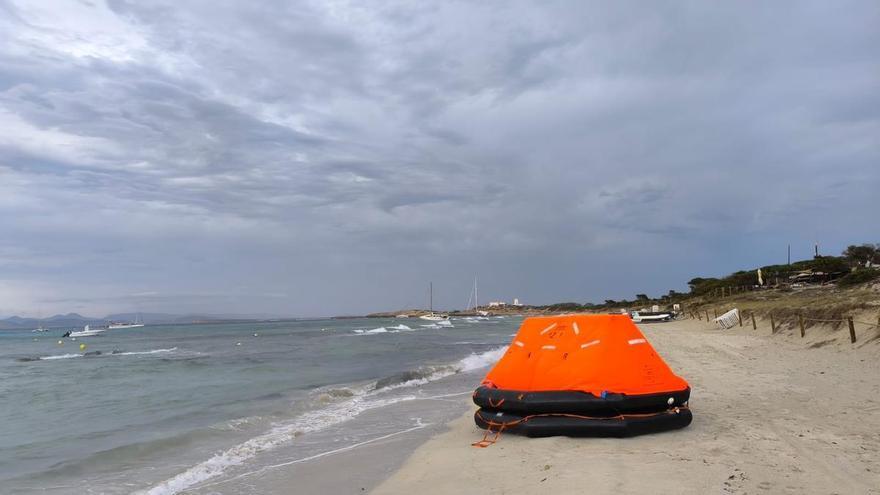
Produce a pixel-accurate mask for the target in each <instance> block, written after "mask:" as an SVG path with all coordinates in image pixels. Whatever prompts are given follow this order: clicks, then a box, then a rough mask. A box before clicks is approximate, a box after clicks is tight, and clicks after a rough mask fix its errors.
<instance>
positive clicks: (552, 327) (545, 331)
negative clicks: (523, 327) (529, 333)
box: [541, 323, 556, 335]
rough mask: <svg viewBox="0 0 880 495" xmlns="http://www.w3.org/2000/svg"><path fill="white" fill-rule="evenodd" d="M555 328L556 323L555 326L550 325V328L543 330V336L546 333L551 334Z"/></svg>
mask: <svg viewBox="0 0 880 495" xmlns="http://www.w3.org/2000/svg"><path fill="white" fill-rule="evenodd" d="M554 328H556V323H554V324H552V325H550V326H549V327H547V328H545V329H543V330H541V335H544V334H545V333H547V332H549V331H550V330H553V329H554Z"/></svg>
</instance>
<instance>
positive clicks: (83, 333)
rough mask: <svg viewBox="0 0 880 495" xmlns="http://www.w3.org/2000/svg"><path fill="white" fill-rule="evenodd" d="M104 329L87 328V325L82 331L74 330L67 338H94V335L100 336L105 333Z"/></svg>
mask: <svg viewBox="0 0 880 495" xmlns="http://www.w3.org/2000/svg"><path fill="white" fill-rule="evenodd" d="M106 331H107V329H106V328H95V329H92V328H89V326H88V325H86V326H84V327H83V329H82V330H74V331H73V332H70V334H68V335H67V336H68V337H94V336H95V335H100V334H102V333H104V332H106Z"/></svg>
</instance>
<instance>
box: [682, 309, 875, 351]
mask: <svg viewBox="0 0 880 495" xmlns="http://www.w3.org/2000/svg"><path fill="white" fill-rule="evenodd" d="M734 309H736V308H734ZM712 313H713V314H714V315H715V318H714V319H710V316H709V310H708V309H705V308H704V309H703V311H702V312H701V311H688V312H686V313H685V315H687V316H690V318H692V319H694V320H700V321H702V320H703V316H704V315H705V318H706V322H709V321H715V322H718V320H719V316H718V310H717V309H715V308H713V310H712ZM725 315H728V313H724V315H722V316H725ZM748 317H750V318H751V323H752V328H753V329H754V330H757V329H758V323H757V321H756V319H755V313H754V312H753V311H749V313H748ZM736 318H737V320H738V323H739V326H740V327H742V326H743V320H744V319H745V318H746V315H743V312H742V311H739V310H738V309H737V315H736ZM769 318H770V330H771V333H772V334H775V333H776V332H777V326H778V323H777V322H776V319H775V318H774V314H773V312H770V313H769ZM797 318H798V325H799V326H800V332H801V338H803V337H805V336H806V323H807V322H815V323H835V324H843V323H846V325H847V326H848V327H849V337H850V342H852V343H853V344H854V343H855V342H856V329H855V325H856V324H859V325H863V326H866V327H867V328H868V329H871V328H877V329H878V330H880V315H878V316H877V321H876V322H868V321H862V320H856V319H854V318H853V317H851V316H848V317H845V318H831V319H829V318H811V317H807V316H804V315H803V314H798V315H797ZM729 320H730V318H729V317H728V319H727V321H725V323H726V326H725V328H730V327H731V326H733V325H732V324H731V322H730V321H729Z"/></svg>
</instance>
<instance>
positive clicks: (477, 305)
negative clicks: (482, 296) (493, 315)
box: [474, 277, 480, 310]
mask: <svg viewBox="0 0 880 495" xmlns="http://www.w3.org/2000/svg"><path fill="white" fill-rule="evenodd" d="M479 307H480V301H479V300H478V299H477V277H474V310H476V309H477V308H479Z"/></svg>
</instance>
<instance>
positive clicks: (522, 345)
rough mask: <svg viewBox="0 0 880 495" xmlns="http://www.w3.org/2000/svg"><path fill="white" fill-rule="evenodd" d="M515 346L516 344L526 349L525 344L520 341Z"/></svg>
mask: <svg viewBox="0 0 880 495" xmlns="http://www.w3.org/2000/svg"><path fill="white" fill-rule="evenodd" d="M514 344H516V345H518V346H520V347H525V344H523V343H522V342H520V341H518V340H517V341H516V342H514Z"/></svg>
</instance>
